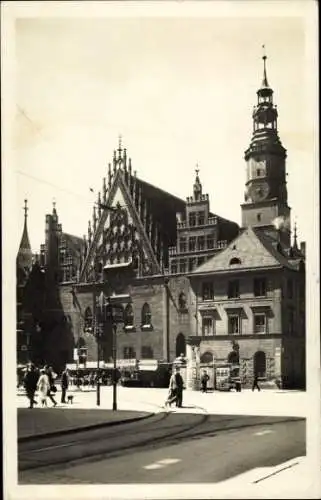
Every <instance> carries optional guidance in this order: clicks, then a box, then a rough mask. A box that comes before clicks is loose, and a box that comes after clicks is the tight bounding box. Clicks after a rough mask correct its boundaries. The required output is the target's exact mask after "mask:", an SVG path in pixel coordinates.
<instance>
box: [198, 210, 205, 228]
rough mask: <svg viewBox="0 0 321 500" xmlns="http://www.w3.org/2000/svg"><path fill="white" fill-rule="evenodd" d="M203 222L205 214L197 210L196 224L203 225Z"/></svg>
mask: <svg viewBox="0 0 321 500" xmlns="http://www.w3.org/2000/svg"><path fill="white" fill-rule="evenodd" d="M204 223H205V214H204V212H198V225H199V226H203V225H204Z"/></svg>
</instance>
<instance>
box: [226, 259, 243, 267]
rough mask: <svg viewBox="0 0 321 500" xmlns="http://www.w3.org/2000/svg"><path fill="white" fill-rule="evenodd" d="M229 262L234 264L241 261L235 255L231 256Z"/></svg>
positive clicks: (231, 264)
mask: <svg viewBox="0 0 321 500" xmlns="http://www.w3.org/2000/svg"><path fill="white" fill-rule="evenodd" d="M229 264H230V266H234V265H236V264H242V262H241V261H240V259H238V258H237V257H233V259H231V260H230V262H229Z"/></svg>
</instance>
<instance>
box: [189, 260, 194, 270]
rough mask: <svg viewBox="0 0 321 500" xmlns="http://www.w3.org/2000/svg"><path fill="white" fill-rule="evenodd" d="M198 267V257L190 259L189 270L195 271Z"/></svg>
mask: <svg viewBox="0 0 321 500" xmlns="http://www.w3.org/2000/svg"><path fill="white" fill-rule="evenodd" d="M195 267H196V259H189V261H188V270H189V271H193V270H194V269H195Z"/></svg>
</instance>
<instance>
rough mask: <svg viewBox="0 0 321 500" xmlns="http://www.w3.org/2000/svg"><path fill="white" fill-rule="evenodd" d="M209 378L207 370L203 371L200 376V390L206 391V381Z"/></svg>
mask: <svg viewBox="0 0 321 500" xmlns="http://www.w3.org/2000/svg"><path fill="white" fill-rule="evenodd" d="M209 379H210V377H209V376H208V374H207V372H206V371H204V372H203V375H202V378H201V386H202V392H207V382H208V381H209Z"/></svg>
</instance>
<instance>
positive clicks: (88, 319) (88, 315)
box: [84, 307, 93, 332]
mask: <svg viewBox="0 0 321 500" xmlns="http://www.w3.org/2000/svg"><path fill="white" fill-rule="evenodd" d="M92 327H93V313H92V311H91V309H90V307H87V309H86V310H85V325H84V330H85V331H86V332H92Z"/></svg>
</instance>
